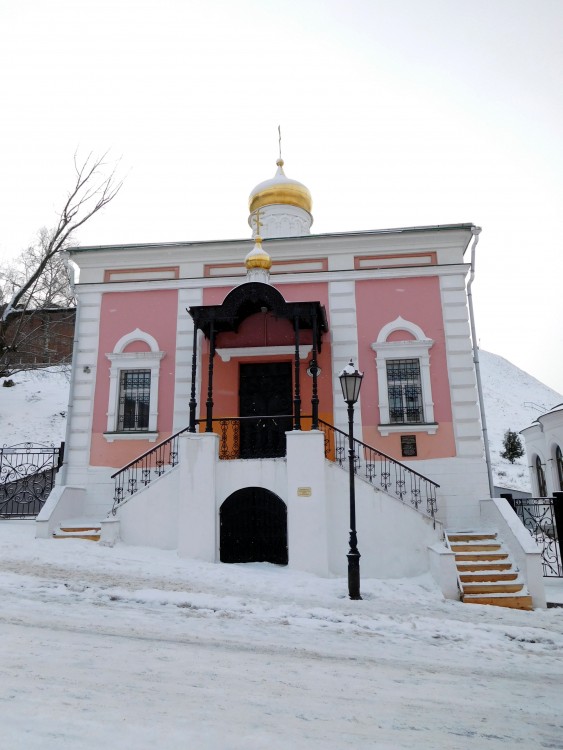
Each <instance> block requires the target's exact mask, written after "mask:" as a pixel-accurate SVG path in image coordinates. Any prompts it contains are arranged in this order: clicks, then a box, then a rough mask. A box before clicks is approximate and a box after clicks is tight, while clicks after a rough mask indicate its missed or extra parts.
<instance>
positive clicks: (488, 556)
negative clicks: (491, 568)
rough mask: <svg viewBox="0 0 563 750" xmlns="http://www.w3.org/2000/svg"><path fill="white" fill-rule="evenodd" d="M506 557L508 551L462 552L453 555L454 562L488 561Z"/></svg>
mask: <svg viewBox="0 0 563 750" xmlns="http://www.w3.org/2000/svg"><path fill="white" fill-rule="evenodd" d="M507 558H508V552H481V553H477V552H467V553H463V554H459V553H457V554H456V556H455V560H456V562H464V561H468V562H470V561H473V562H489V561H492V560H506V559H507Z"/></svg>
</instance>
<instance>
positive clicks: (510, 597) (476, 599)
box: [446, 529, 533, 610]
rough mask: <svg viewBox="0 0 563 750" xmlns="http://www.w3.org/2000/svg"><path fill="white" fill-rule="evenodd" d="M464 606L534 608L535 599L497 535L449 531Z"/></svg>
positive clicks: (474, 531) (493, 533)
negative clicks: (486, 605)
mask: <svg viewBox="0 0 563 750" xmlns="http://www.w3.org/2000/svg"><path fill="white" fill-rule="evenodd" d="M446 538H447V541H448V544H449V547H450V549H451V550H452V552H453V553H454V555H455V563H456V567H457V571H458V576H459V584H460V588H461V600H462V601H463V603H464V604H488V605H494V606H496V607H511V608H512V609H525V610H530V609H533V604H532V597H531V596H530V595H529V593H528V590H527V588H526V584H525V582H524V581H523V580H522V579H521V578H520V577H519V575H518V569H517V568H516V569H515V568H514V566H513V563H512V560H511V559H510V557H509V554H508V552H507V551H505V548H504V546H503V544H502V541H501V540H500V539H498V538H497V535H496V532H493V531H479V530H475V529H470V530H466V531H451V532H446Z"/></svg>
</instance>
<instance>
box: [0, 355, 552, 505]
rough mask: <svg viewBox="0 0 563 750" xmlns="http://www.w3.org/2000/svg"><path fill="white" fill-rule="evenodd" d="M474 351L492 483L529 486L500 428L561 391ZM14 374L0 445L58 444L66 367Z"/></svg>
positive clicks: (520, 420) (0, 421)
mask: <svg viewBox="0 0 563 750" xmlns="http://www.w3.org/2000/svg"><path fill="white" fill-rule="evenodd" d="M479 356H480V360H481V371H482V379H483V391H484V398H485V405H486V413H487V426H488V432H489V444H490V449H491V461H492V465H493V474H494V478H495V483H496V484H498V485H501V486H504V487H509V488H514V489H519V490H525V491H529V490H530V479H529V474H528V465H527V460H526V456H523V457H522V458H520V459H517V460H516V462H515V463H514V464H511V463H510V462H509V461H508V460H506V459H503V458H501V457H500V453H501V452H502V450H503V446H502V440H503V437H504V433H505V432H506V431H507V430H508V429H511V430H514V431H516V432H518V431H520V430H522V429H524V427H528V426H529V425H530V424H531V423H532V422H533V421H534V420H535V419H536V418H537V416H538V415H539V414H540V413H541V411H542V410H543V411H547V410H548V409H550V408H551V407H552V406H555V404H558V403H561V402H562V401H563V395H561V394H560V393H557V392H556V391H554V390H552V389H551V388H549V387H548V386H546V385H544V384H543V383H540V382H539V380H536V379H535V378H533V377H532V376H531V375H528V373H526V372H524V371H523V370H520V369H519V368H518V367H516V366H515V365H513V364H511V363H510V362H508V361H507V360H506V359H503V358H502V357H499V356H498V355H496V354H491V353H489V352H484V351H480V355H479ZM13 379H14V381H15V382H16V385H15V386H14V387H13V388H1V387H0V446H2V445H14V444H16V443H21V442H24V441H28V440H35V441H39V442H46V443H49V444H50V443H53V444H54V445H58V444H59V443H60V442H61V440H64V434H65V422H66V412H67V408H68V407H67V405H68V391H69V373H68V370H67V369H64V368H63V369H60V368H53V369H51V370H44V371H36V372H27V373H19V374H18V375H16V376H14V378H13Z"/></svg>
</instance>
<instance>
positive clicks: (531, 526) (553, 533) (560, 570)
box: [501, 492, 563, 578]
mask: <svg viewBox="0 0 563 750" xmlns="http://www.w3.org/2000/svg"><path fill="white" fill-rule="evenodd" d="M501 497H504V498H506V500H508V502H509V503H510V505H511V506H512V509H513V510H514V512H515V513H516V515H517V516H518V518H519V519H520V520H521V521H522V523H523V524H524V526H525V527H526V528H527V529H528V531H529V532H530V534H531V535H532V537H533V538H534V539H535V541H536V543H537V544H538V546H539V547H540V549H541V551H542V567H543V574H544V576H545V577H547V578H563V555H562V554H561V545H562V542H563V492H555V493H554V496H553V497H526V498H520V497H512V495H511V494H509V493H505V494H503V495H501Z"/></svg>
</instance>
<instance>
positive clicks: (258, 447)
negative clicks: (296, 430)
mask: <svg viewBox="0 0 563 750" xmlns="http://www.w3.org/2000/svg"><path fill="white" fill-rule="evenodd" d="M212 425H213V432H215V433H217V434H218V435H219V458H220V459H221V460H223V461H229V460H233V459H237V458H279V457H281V456H285V454H286V440H285V433H286V431H288V430H291V428H292V416H291V414H282V415H280V416H275V417H228V418H225V419H214V420H212ZM201 427H203V425H202V424H200V429H201Z"/></svg>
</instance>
